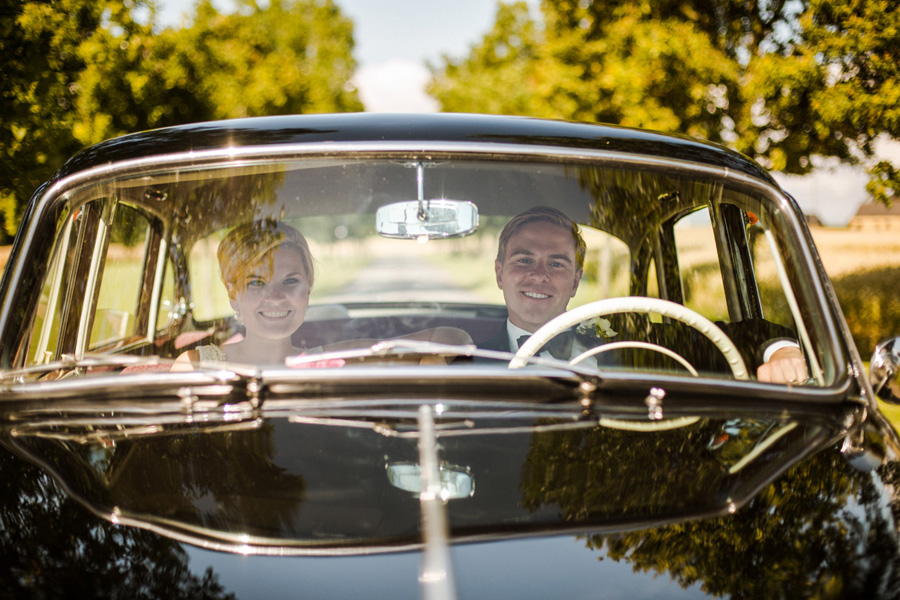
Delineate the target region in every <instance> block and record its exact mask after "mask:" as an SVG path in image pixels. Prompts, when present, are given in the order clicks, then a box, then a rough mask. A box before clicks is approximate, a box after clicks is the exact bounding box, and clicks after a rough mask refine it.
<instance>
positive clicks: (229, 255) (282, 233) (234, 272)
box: [217, 219, 315, 300]
mask: <svg viewBox="0 0 900 600" xmlns="http://www.w3.org/2000/svg"><path fill="white" fill-rule="evenodd" d="M281 246H287V247H289V248H293V249H295V250H297V252H298V253H299V254H300V257H301V258H302V260H303V267H304V270H305V271H306V272H305V275H306V278H307V279H308V280H309V286H310V287H312V285H313V280H314V278H315V272H314V269H313V261H312V254H311V253H310V251H309V244H308V243H307V242H306V238H304V237H303V234H301V233H300V232H299V231H297V230H296V229H294V228H293V227H291V226H290V225H288V224H286V223H282V222H280V221H275V220H269V219H266V220H261V221H253V222H250V223H245V224H243V225H238V226H237V227H235V228H234V229H232V230H231V231H229V232H228V235H226V236H225V238H224V239H223V240H222V241H221V242H220V243H219V249H218V251H217V256H218V258H219V271H220V272H221V275H222V281H223V282H224V283H225V287H226V288H227V289H228V296H229V297H230V298H231V299H232V300H233V299H234V295H235V293H236V292H237V288H238V286H239V284H240V282H241V281H243V280H244V279H245V278H246V277H247V274H248V273H250V271H251V270H252V269H253V268H254V267H255V266H256V265H258V264H259V263H260V262H261V261H263V260H264V259H266V258H267V257H269V258H271V255H272V253H273V252H274V251H275V250H277V249H278V248H280V247H281Z"/></svg>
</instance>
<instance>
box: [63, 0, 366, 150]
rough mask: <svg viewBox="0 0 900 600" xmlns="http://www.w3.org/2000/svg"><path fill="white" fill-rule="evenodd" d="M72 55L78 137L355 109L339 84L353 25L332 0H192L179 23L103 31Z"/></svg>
mask: <svg viewBox="0 0 900 600" xmlns="http://www.w3.org/2000/svg"><path fill="white" fill-rule="evenodd" d="M82 52H83V54H84V57H85V62H86V63H87V65H88V67H87V69H86V70H85V72H84V73H83V75H82V77H81V80H80V81H81V91H82V94H81V96H80V97H79V103H78V113H79V117H80V122H79V124H78V126H77V128H76V135H77V137H78V139H79V140H80V141H82V142H83V143H85V144H89V143H96V142H98V141H101V140H104V139H107V138H109V137H112V136H115V135H119V134H122V133H126V132H129V131H135V130H142V129H150V128H155V127H161V126H166V125H173V124H177V123H185V122H197V121H208V120H215V119H226V118H238V117H248V116H263V115H279V114H294V113H312V112H344V111H354V110H361V109H362V104H361V103H360V101H359V99H358V96H357V94H356V91H355V89H353V88H352V87H351V86H350V83H349V82H350V78H351V77H352V75H353V72H354V70H355V67H356V64H355V62H354V60H353V56H352V52H353V24H352V22H351V21H350V20H349V19H347V18H346V17H344V16H343V15H341V13H340V10H339V9H338V7H337V6H336V5H335V4H334V3H333V2H332V0H272V1H271V2H269V3H268V4H267V5H266V7H265V8H261V7H260V6H259V5H257V3H256V2H254V1H253V0H245V1H244V2H241V3H239V6H238V9H237V10H236V11H235V12H234V13H232V14H229V15H221V14H219V13H218V12H217V10H216V9H215V7H213V5H212V4H211V3H210V1H209V0H202V1H201V2H200V3H199V4H198V5H197V6H196V11H195V16H194V19H193V24H192V25H190V26H189V27H186V28H184V29H179V30H173V29H167V30H164V31H162V32H160V33H159V34H157V35H150V36H130V37H129V38H127V39H122V36H121V33H120V32H118V31H115V30H105V31H103V32H102V35H101V36H97V37H96V39H95V40H94V42H93V43H91V44H86V45H85V46H84V47H83V48H82ZM111 65H112V67H111ZM111 70H112V71H113V72H116V73H118V74H120V75H119V76H118V77H109V73H110V71H111Z"/></svg>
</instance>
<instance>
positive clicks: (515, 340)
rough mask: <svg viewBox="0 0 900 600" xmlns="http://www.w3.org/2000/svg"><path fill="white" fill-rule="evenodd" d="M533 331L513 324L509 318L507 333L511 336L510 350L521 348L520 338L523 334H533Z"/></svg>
mask: <svg viewBox="0 0 900 600" xmlns="http://www.w3.org/2000/svg"><path fill="white" fill-rule="evenodd" d="M531 334H532V332H531V331H525V330H524V329H522V328H521V327H519V326H518V325H513V322H512V321H510V320H509V319H507V320H506V335H507V336H509V350H510V352H515V351H516V350H518V349H519V338H520V337H521V336H523V335H531Z"/></svg>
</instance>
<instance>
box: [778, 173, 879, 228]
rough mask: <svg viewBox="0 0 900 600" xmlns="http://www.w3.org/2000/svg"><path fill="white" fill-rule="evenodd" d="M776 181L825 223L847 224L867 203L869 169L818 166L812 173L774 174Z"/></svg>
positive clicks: (837, 225)
mask: <svg viewBox="0 0 900 600" xmlns="http://www.w3.org/2000/svg"><path fill="white" fill-rule="evenodd" d="M772 176H773V177H775V180H776V181H778V183H779V184H780V185H781V187H782V188H784V190H785V191H786V192H787V193H789V194H790V195H791V196H793V197H794V199H796V200H797V204H799V205H800V208H801V209H803V212H804V213H806V214H809V215H816V216H817V217H819V220H820V221H822V224H823V225H827V226H831V227H843V226H845V225H847V224H848V223H849V222H850V220H851V219H852V218H853V216H854V215H856V211H857V210H859V206H860V205H861V204H862V203H863V202H866V200H867V199H868V193H867V192H866V182H867V181H868V179H869V178H868V176H867V175H866V172H865V170H863V169H860V168H858V167H852V166H849V165H840V166H836V167H833V168H827V169H826V168H823V169H816V170H815V171H813V172H812V173H810V174H809V175H803V176H798V175H785V174H783V173H772Z"/></svg>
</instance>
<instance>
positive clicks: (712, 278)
mask: <svg viewBox="0 0 900 600" xmlns="http://www.w3.org/2000/svg"><path fill="white" fill-rule="evenodd" d="M675 245H676V248H677V252H678V264H679V267H680V269H681V286H682V290H683V291H684V304H685V306H687V307H688V308H690V309H692V310H695V311H697V312H698V313H700V314H701V315H703V316H705V317H706V318H708V319H710V320H712V321H727V320H728V304H727V300H726V298H725V285H724V283H723V282H722V270H721V267H720V266H719V254H718V251H717V249H716V238H715V234H714V233H713V229H712V221H711V218H710V215H709V209H707V208H704V209H702V210H699V211H697V212H694V213H691V214H690V215H688V216H687V217H685V218H683V219H681V221H679V222H678V223H676V224H675Z"/></svg>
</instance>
